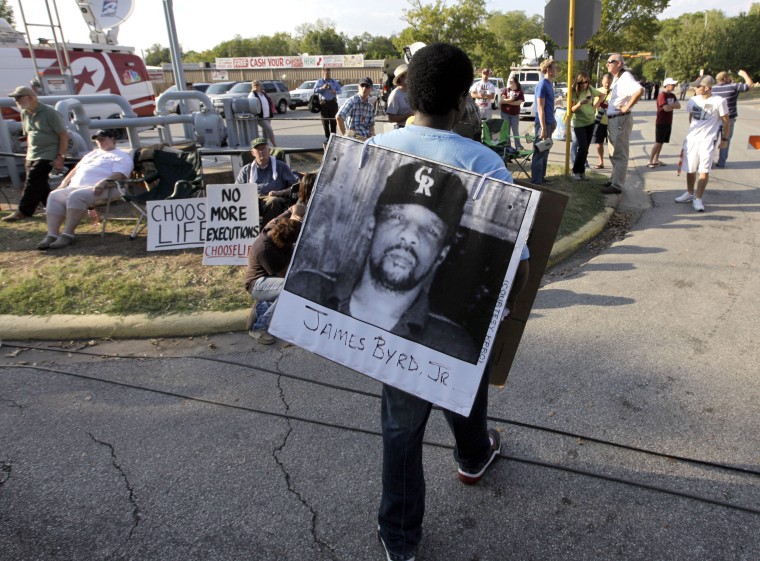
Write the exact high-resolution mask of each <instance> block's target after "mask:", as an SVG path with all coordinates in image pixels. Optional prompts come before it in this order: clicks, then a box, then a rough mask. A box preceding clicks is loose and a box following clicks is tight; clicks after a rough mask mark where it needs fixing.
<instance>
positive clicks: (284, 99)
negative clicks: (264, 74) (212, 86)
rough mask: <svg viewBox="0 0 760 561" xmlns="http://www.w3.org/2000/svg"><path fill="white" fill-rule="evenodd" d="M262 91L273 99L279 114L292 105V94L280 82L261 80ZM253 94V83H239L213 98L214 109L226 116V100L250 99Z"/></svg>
mask: <svg viewBox="0 0 760 561" xmlns="http://www.w3.org/2000/svg"><path fill="white" fill-rule="evenodd" d="M261 86H262V89H263V90H264V91H265V92H266V94H267V95H268V96H269V97H270V98H271V99H272V103H273V104H274V107H275V109H277V112H278V113H285V111H287V110H288V106H289V105H290V92H288V88H286V87H285V84H283V83H282V82H280V81H279V80H261ZM249 93H251V82H239V83H237V84H235V85H234V86H232V88H231V89H230V90H229V91H228V92H227V93H224V94H220V95H216V96H211V101H212V102H213V103H214V109H216V110H217V111H218V112H219V113H221V114H222V116H224V100H225V99H233V98H236V97H248V94H249Z"/></svg>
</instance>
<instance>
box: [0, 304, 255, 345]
mask: <svg viewBox="0 0 760 561" xmlns="http://www.w3.org/2000/svg"><path fill="white" fill-rule="evenodd" d="M247 317H248V310H236V311H234V312H199V313H194V314H183V315H168V316H161V317H150V316H147V315H145V314H136V315H130V316H106V315H87V316H74V315H53V316H9V315H0V326H2V327H0V338H2V339H12V340H26V339H35V340H61V339H63V340H67V339H91V338H98V339H109V338H114V339H130V338H142V337H183V336H189V335H206V334H211V333H224V332H227V331H243V329H245V322H246V319H247Z"/></svg>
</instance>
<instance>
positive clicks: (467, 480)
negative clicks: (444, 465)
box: [457, 440, 501, 485]
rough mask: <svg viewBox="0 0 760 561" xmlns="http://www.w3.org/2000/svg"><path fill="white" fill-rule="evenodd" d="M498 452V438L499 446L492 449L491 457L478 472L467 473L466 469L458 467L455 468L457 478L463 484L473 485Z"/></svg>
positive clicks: (499, 450)
mask: <svg viewBox="0 0 760 561" xmlns="http://www.w3.org/2000/svg"><path fill="white" fill-rule="evenodd" d="M499 454H501V440H499V447H498V448H495V449H494V451H493V452H492V453H491V457H490V458H488V461H487V462H486V465H484V466H483V468H482V469H481V470H480V471H479V472H478V473H467V472H466V471H462V470H461V468H460V469H459V470H457V478H458V479H459V481H461V482H462V483H464V484H465V485H475V484H476V483H477V482H479V481H480V480H481V479H483V474H484V473H485V472H486V470H487V469H488V468H489V466H490V465H491V464H492V463H493V461H494V460H495V459H496V457H497V456H498V455H499Z"/></svg>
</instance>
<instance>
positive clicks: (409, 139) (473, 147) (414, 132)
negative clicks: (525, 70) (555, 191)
mask: <svg viewBox="0 0 760 561" xmlns="http://www.w3.org/2000/svg"><path fill="white" fill-rule="evenodd" d="M368 142H369V144H374V145H376V146H384V147H386V148H392V149H394V150H399V151H401V152H405V153H407V154H411V155H413V156H419V157H420V158H426V159H428V160H433V161H434V162H440V163H442V164H448V165H450V166H454V167H457V168H461V169H466V170H469V171H474V172H475V173H480V174H484V175H485V174H489V177H493V178H494V179H500V180H502V181H507V182H509V183H513V179H512V174H511V173H510V172H509V170H507V168H506V167H505V165H504V160H502V159H501V158H500V157H499V156H498V155H497V154H496V152H494V151H493V150H491V149H490V148H487V147H486V146H484V145H483V144H481V143H480V142H476V141H474V140H472V139H469V138H465V137H463V136H460V135H458V134H457V133H454V132H451V131H445V130H441V129H434V128H430V127H421V126H419V125H407V126H406V127H404V128H403V129H397V130H394V131H391V132H388V133H385V134H381V135H379V136H374V137H372V138H370V139H369V141H368ZM492 172H493V173H492ZM529 255H530V254H529V253H528V246H525V248H524V249H523V252H522V256H521V257H520V258H521V259H527V258H528V257H529Z"/></svg>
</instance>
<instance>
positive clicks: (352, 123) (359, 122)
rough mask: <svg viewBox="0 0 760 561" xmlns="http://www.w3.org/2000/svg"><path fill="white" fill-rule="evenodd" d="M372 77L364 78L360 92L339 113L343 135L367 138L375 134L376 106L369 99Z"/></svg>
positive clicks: (339, 124) (360, 85) (340, 128)
mask: <svg viewBox="0 0 760 561" xmlns="http://www.w3.org/2000/svg"><path fill="white" fill-rule="evenodd" d="M371 93H372V79H371V78H362V80H361V82H359V93H358V94H356V95H355V96H353V97H352V98H351V99H349V100H348V101H347V102H346V103H345V105H344V106H343V108H342V109H341V110H340V112H339V113H338V116H337V118H336V120H337V121H338V130H339V131H340V134H342V135H343V136H348V137H351V138H358V139H359V140H366V139H368V138H370V137H372V136H375V106H374V105H372V104H371V103H370V101H369V96H370V94H371Z"/></svg>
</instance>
